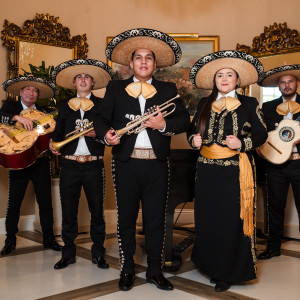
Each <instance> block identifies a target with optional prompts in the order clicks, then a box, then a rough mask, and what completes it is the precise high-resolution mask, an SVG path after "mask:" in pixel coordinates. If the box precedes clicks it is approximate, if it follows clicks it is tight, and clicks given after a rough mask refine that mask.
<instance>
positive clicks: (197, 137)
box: [192, 133, 202, 148]
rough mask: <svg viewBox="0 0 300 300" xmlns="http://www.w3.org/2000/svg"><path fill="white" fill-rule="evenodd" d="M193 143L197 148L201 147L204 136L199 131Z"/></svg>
mask: <svg viewBox="0 0 300 300" xmlns="http://www.w3.org/2000/svg"><path fill="white" fill-rule="evenodd" d="M192 144H193V146H194V147H195V148H200V147H201V145H202V138H201V136H200V133H197V134H195V135H194V137H193V142H192Z"/></svg>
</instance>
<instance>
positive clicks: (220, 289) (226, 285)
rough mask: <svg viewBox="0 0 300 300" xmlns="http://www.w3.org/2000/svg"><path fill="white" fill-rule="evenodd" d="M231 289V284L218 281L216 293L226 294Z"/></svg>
mask: <svg viewBox="0 0 300 300" xmlns="http://www.w3.org/2000/svg"><path fill="white" fill-rule="evenodd" d="M230 287H231V282H228V281H221V280H219V281H217V282H216V286H215V291H216V292H225V291H227V290H228V289H229V288H230Z"/></svg>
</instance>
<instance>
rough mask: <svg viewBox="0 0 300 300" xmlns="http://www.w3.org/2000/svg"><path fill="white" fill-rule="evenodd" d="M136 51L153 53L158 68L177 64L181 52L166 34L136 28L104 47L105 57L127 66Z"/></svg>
mask: <svg viewBox="0 0 300 300" xmlns="http://www.w3.org/2000/svg"><path fill="white" fill-rule="evenodd" d="M138 49H148V50H151V51H152V52H154V53H155V57H156V66H157V67H158V68H161V67H167V66H172V65H174V64H176V63H178V62H179V60H180V58H181V55H182V52H181V49H180V46H179V44H178V43H177V42H176V41H175V40H174V39H173V38H172V37H171V36H169V35H168V34H166V33H163V32H161V31H158V30H154V29H147V28H136V29H131V30H127V31H124V32H122V33H120V34H118V35H117V36H115V37H114V38H113V39H112V40H111V41H110V42H109V44H108V45H107V46H106V50H105V54H106V57H107V58H108V59H109V60H111V61H113V62H116V63H118V64H121V65H125V66H129V64H130V61H131V55H132V53H133V52H134V51H136V50H138Z"/></svg>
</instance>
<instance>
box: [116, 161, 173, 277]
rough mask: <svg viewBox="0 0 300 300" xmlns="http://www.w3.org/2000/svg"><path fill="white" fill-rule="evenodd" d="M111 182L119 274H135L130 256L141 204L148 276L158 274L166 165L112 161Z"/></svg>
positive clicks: (165, 186) (159, 270) (161, 162)
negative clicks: (115, 207) (117, 242)
mask: <svg viewBox="0 0 300 300" xmlns="http://www.w3.org/2000/svg"><path fill="white" fill-rule="evenodd" d="M112 172H113V180H114V185H115V190H116V200H117V211H118V240H119V252H120V264H121V272H122V273H123V274H126V273H127V274H134V260H133V256H134V253H135V248H136V240H135V232H136V220H137V217H138V212H139V206H140V201H141V204H142V212H143V226H144V232H145V248H146V252H147V263H148V269H147V276H154V275H156V274H159V273H161V270H162V258H163V243H164V234H165V211H166V203H167V194H168V174H169V166H168V162H167V161H160V160H158V159H135V158H130V159H129V160H128V161H126V162H122V161H118V160H116V159H113V161H112Z"/></svg>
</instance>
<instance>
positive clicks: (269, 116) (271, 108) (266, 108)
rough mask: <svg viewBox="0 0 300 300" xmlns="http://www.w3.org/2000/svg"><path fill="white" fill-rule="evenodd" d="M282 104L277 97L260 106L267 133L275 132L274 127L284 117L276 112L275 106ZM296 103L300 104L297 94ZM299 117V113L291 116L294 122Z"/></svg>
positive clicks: (299, 148)
mask: <svg viewBox="0 0 300 300" xmlns="http://www.w3.org/2000/svg"><path fill="white" fill-rule="evenodd" d="M282 102H283V99H282V97H279V98H277V99H274V100H272V101H268V102H265V103H264V104H263V106H262V111H263V113H264V117H265V121H266V125H267V130H268V132H269V131H272V130H275V129H276V126H277V125H278V124H279V123H280V122H281V121H282V120H283V117H284V116H282V115H280V114H278V113H277V112H276V108H277V106H278V105H279V104H281V103H282ZM296 102H298V103H299V104H300V95H298V94H297V97H296ZM299 117H300V112H298V113H297V114H294V115H293V120H296V119H297V118H299ZM296 146H297V150H298V153H299V154H300V144H297V145H296Z"/></svg>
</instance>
